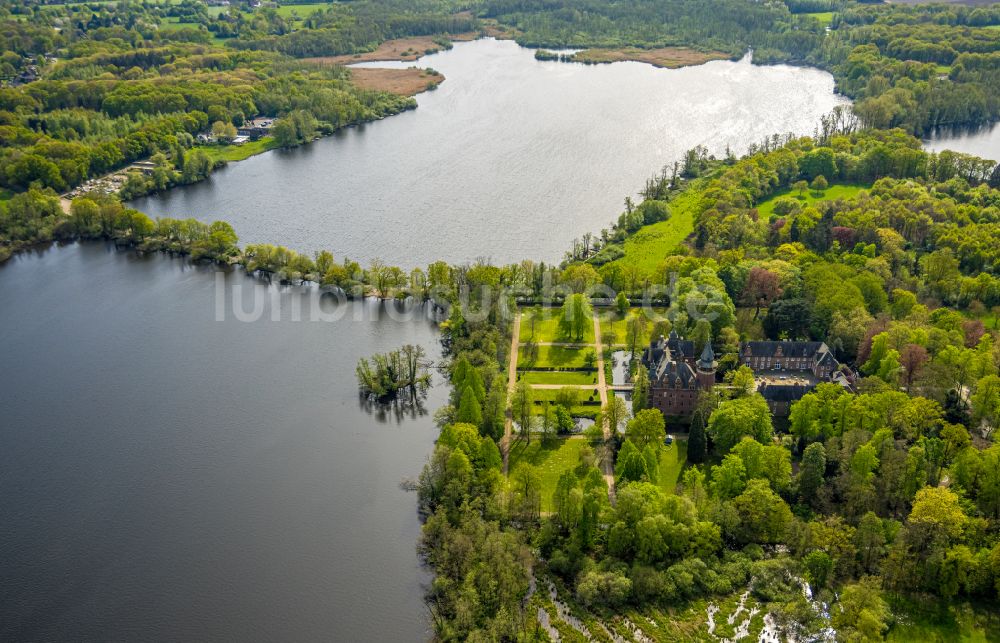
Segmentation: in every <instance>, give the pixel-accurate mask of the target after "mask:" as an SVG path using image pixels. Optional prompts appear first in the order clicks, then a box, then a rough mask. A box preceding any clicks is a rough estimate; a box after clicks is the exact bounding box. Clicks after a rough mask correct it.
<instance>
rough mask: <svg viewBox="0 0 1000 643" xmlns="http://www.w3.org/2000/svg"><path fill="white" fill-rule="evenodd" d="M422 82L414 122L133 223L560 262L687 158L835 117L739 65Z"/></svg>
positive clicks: (384, 249) (502, 58)
mask: <svg viewBox="0 0 1000 643" xmlns="http://www.w3.org/2000/svg"><path fill="white" fill-rule="evenodd" d="M412 64H414V63H398V64H393V63H377V64H375V66H383V67H385V66H397V67H398V66H403V67H405V66H409V65H412ZM417 64H419V65H420V66H422V67H433V68H434V69H437V70H438V71H440V72H442V73H443V74H444V75H445V77H446V79H447V80H446V81H445V82H444V83H443V84H442V85H441V86H440V87H439V88H438V89H437V90H435V91H431V92H426V93H424V94H421V95H419V96H418V97H417V101H418V103H419V107H418V109H416V110H414V111H411V112H407V113H405V114H401V115H398V116H393V117H391V118H388V119H385V120H383V121H379V122H377V123H370V124H367V125H365V126H362V127H356V128H350V129H347V130H344V131H341V132H340V133H338V134H337V135H335V136H331V137H327V138H324V139H322V140H320V141H317V142H315V143H312V144H310V145H306V146H304V147H301V148H298V149H295V150H290V151H275V152H270V153H266V154H262V155H260V156H257V157H254V158H251V159H249V160H246V161H242V162H240V163H235V164H231V165H230V166H229V167H227V168H226V169H224V170H222V171H220V172H218V173H216V174H214V175H213V176H212V178H211V179H209V180H208V181H205V182H203V183H200V184H197V185H193V186H188V187H184V188H178V189H175V190H172V191H170V192H167V193H164V194H160V195H154V196H151V197H147V198H143V199H139V200H137V201H135V202H133V204H132V205H133V206H134V207H137V208H138V209H140V210H142V211H144V212H147V213H148V214H150V215H153V216H160V217H162V216H170V217H188V216H193V217H196V218H199V219H203V220H206V221H209V220H212V219H223V220H226V221H229V222H230V223H232V224H233V225H234V227H235V229H236V232H237V234H239V235H240V238H241V241H242V242H244V243H258V242H267V243H277V244H282V245H286V246H289V247H291V248H294V249H297V250H300V251H307V252H312V251H314V250H319V249H329V250H331V251H332V252H333V253H334V255H335V256H336V257H337V258H338V259H343V258H344V257H349V258H351V259H355V260H359V261H361V262H362V263H364V264H367V262H368V261H369V260H370V259H372V258H380V259H383V260H385V261H387V262H389V263H393V264H398V265H402V266H405V267H414V266H425V265H427V264H428V263H430V262H432V261H436V260H439V259H441V260H445V261H449V262H452V263H461V262H466V261H474V260H475V259H477V258H479V257H487V258H491V259H492V260H493V261H495V262H514V261H520V260H521V259H535V260H544V261H558V260H560V259H561V258H562V256H563V253H564V252H565V251H566V250H567V249H568V248H569V247H570V245H571V243H570V242H571V240H572V239H573V237H576V236H579V235H581V234H583V233H585V232H588V231H590V232H597V231H599V230H600V229H601V228H602V227H606V226H607V225H608V223H609V222H610V221H611V220H613V219H616V218H617V216H618V214H619V213H620V212H621V211H622V210H623V206H622V203H623V200H624V198H625V196H626V195H634V194H635V193H636V192H637V190H639V189H640V188H641V187H642V184H643V182H644V181H645V179H646V178H647V177H648V176H649V175H650V174H652V173H653V172H655V171H658V170H659V169H660V168H661V167H662V166H664V165H665V164H671V163H673V162H675V161H676V160H678V159H679V158H680V157H681V155H682V154H683V153H684V151H685V150H688V149H690V148H692V147H694V146H696V145H704V146H706V147H708V148H709V150H710V151H711V152H713V153H715V154H718V155H721V154H723V153H724V152H725V150H726V146H727V145H728V146H730V147H731V149H732V150H733V151H734V152H736V153H740V152H743V151H745V150H746V148H747V146H748V145H750V144H751V143H755V142H758V141H760V140H762V139H763V138H764V137H766V136H770V135H771V134H774V133H786V132H794V133H797V134H812V133H813V132H814V130H815V127H816V125H817V124H818V122H819V118H820V116H821V115H823V114H825V113H827V112H829V111H830V110H831V109H832V108H833V107H834V106H836V105H838V104H842V103H845V102H846V99H843V98H842V97H838V96H836V95H834V93H833V77H832V76H830V75H829V74H828V73H826V72H823V71H819V70H816V69H808V68H802V67H791V66H785V65H777V66H766V67H764V66H755V65H752V64H750V62H749V60H748V59H744V60H743V61H740V62H730V61H715V62H710V63H707V64H705V65H701V66H697V67H687V68H683V69H674V70H669V69H658V68H655V67H652V66H650V65H646V64H641V63H633V62H623V63H614V64H609V65H592V66H588V65H582V64H569V63H560V62H539V61H536V60H535V58H534V50H531V49H524V48H522V47H519V46H518V45H517V44H516V43H514V42H511V41H497V40H493V39H483V40H477V41H474V42H467V43H457V44H456V45H455V47H454V48H453V49H451V50H449V51H444V52H440V53H437V54H433V55H430V56H426V57H424V58H421V59H420V60H419V62H418V63H417Z"/></svg>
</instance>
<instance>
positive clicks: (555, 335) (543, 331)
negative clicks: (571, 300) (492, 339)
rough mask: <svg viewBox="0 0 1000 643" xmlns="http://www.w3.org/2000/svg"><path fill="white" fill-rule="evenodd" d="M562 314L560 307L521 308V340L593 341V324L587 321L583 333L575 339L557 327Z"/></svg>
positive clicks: (586, 342)
mask: <svg viewBox="0 0 1000 643" xmlns="http://www.w3.org/2000/svg"><path fill="white" fill-rule="evenodd" d="M561 316H562V310H561V309H560V308H541V309H537V310H535V309H531V308H528V309H522V310H521V342H522V343H523V342H536V343H544V342H566V343H574V344H593V343H594V324H593V322H589V323H588V324H587V326H586V327H585V329H584V332H583V335H582V336H581V337H580V338H579V339H577V338H576V337H572V336H570V335H569V334H568V333H566V332H565V331H564V330H563V329H562V328H560V327H559V320H560V319H561Z"/></svg>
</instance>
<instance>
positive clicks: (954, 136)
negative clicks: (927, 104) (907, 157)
mask: <svg viewBox="0 0 1000 643" xmlns="http://www.w3.org/2000/svg"><path fill="white" fill-rule="evenodd" d="M924 147H925V148H927V149H929V150H934V151H935V152H940V151H941V150H954V151H956V152H965V153H966V154H974V155H975V156H978V157H980V158H984V159H991V160H993V161H1000V126H998V124H997V123H993V124H991V125H984V126H982V127H962V128H942V129H940V130H938V131H935V132H933V133H932V134H931V135H930V136H929V137H927V138H925V139H924Z"/></svg>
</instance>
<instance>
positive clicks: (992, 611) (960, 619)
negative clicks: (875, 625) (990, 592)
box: [886, 596, 1000, 643]
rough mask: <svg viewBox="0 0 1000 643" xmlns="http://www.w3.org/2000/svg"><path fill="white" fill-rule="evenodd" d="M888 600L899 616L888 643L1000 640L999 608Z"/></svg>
mask: <svg viewBox="0 0 1000 643" xmlns="http://www.w3.org/2000/svg"><path fill="white" fill-rule="evenodd" d="M886 600H887V601H888V602H889V604H890V606H891V607H892V611H893V614H894V615H895V616H896V623H895V624H894V625H893V626H892V628H891V629H890V630H889V633H888V635H887V636H886V640H887V641H900V642H902V641H922V642H924V643H946V642H947V643H952V642H962V643H980V642H982V643H985V642H986V641H998V640H1000V612H997V610H996V606H995V605H986V604H980V605H973V604H970V603H946V602H944V601H937V600H928V601H914V600H907V599H893V598H892V597H891V596H887V597H886Z"/></svg>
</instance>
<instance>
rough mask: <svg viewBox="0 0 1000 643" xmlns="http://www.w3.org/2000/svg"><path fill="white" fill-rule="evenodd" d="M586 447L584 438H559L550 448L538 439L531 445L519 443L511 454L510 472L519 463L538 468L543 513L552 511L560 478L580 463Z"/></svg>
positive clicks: (534, 438) (532, 441) (532, 440)
mask: <svg viewBox="0 0 1000 643" xmlns="http://www.w3.org/2000/svg"><path fill="white" fill-rule="evenodd" d="M585 446H587V440H586V438H583V437H572V438H559V439H558V440H556V441H555V443H554V444H553V445H552V446H550V447H543V446H542V440H541V438H538V437H532V439H531V444H529V445H525V444H524V441H518V442H516V443H515V444H514V447H513V448H512V449H511V452H510V470H511V471H513V470H514V467H516V466H517V464H518V463H519V462H527V463H528V464H531V465H533V466H536V467H538V472H539V474H540V475H541V477H542V511H552V494H553V493H554V492H555V490H556V483H558V482H559V476H561V475H562V474H563V472H565V471H569V470H571V469H573V468H575V467H576V465H577V464H579V463H580V451H581V450H582V449H583V448H584V447H585Z"/></svg>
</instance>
